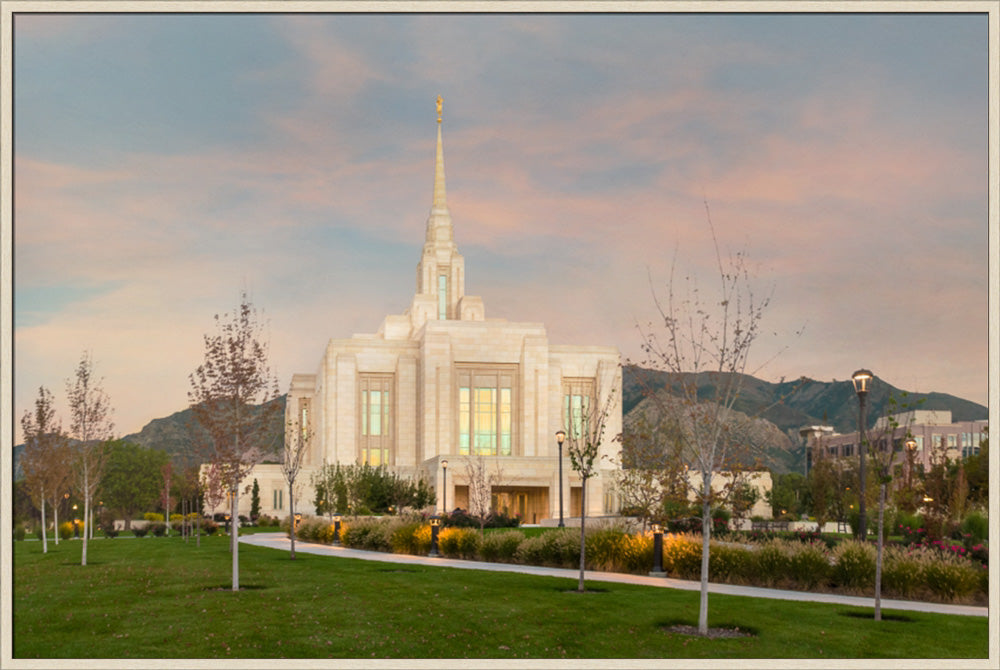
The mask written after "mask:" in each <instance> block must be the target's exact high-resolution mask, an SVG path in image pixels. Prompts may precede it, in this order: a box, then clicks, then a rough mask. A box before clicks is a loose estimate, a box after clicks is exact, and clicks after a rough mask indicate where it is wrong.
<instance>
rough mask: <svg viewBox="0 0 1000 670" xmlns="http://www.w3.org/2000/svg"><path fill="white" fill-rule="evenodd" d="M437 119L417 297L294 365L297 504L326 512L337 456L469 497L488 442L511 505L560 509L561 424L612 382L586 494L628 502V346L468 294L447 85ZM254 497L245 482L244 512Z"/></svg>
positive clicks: (529, 512)
mask: <svg viewBox="0 0 1000 670" xmlns="http://www.w3.org/2000/svg"><path fill="white" fill-rule="evenodd" d="M437 123H438V128H437V154H436V159H435V163H434V190H433V200H432V204H431V209H430V215H429V216H428V217H427V224H426V231H425V235H424V244H423V250H422V251H421V253H420V258H419V260H418V262H417V267H416V288H415V292H414V294H413V298H412V301H411V303H410V307H409V309H407V310H405V311H404V312H403V313H402V314H390V315H388V316H386V317H385V320H384V321H383V322H382V324H381V326H379V328H378V330H377V331H376V332H375V333H374V334H368V335H354V336H353V337H350V338H345V339H331V340H330V341H329V343H328V344H327V346H326V349H325V350H324V351H323V352H322V354H321V356H320V360H319V365H318V367H317V369H316V370H315V372H312V373H308V374H306V373H303V374H295V375H294V376H293V377H292V381H291V386H290V388H289V389H288V399H287V405H286V422H287V423H289V424H295V425H303V426H305V427H306V428H307V430H308V431H309V433H310V434H311V436H312V437H311V440H310V444H309V450H308V454H307V455H306V458H305V464H304V467H303V472H302V473H301V474H300V475H299V478H298V480H297V482H298V483H300V484H301V485H302V493H301V495H300V496H297V500H296V505H295V507H296V512H302V513H303V514H310V513H314V511H315V508H314V506H313V501H314V492H313V490H312V487H311V486H310V484H309V480H310V477H311V475H312V473H314V472H315V471H316V470H318V469H319V468H320V467H321V466H322V465H323V464H324V463H342V464H354V463H369V464H371V465H375V466H377V465H383V464H384V465H386V466H387V467H389V468H392V469H393V470H395V471H396V472H398V473H399V474H400V475H403V476H408V477H415V478H417V477H424V478H425V479H426V480H427V481H428V483H430V484H431V486H432V487H433V488H434V490H435V491H436V492H437V497H438V502H437V509H438V510H442V509H443V507H444V505H447V508H448V509H449V510H450V509H454V508H455V507H461V508H465V509H467V507H468V485H467V479H466V466H467V464H468V463H469V460H470V459H475V458H478V457H480V456H481V457H483V458H485V459H486V461H487V466H488V467H489V469H490V470H491V471H496V470H499V471H500V473H501V478H500V479H501V484H502V485H501V486H498V487H494V489H493V491H492V497H493V503H494V506H495V508H496V509H497V510H498V511H506V512H507V513H508V514H517V515H520V517H521V519H522V522H523V523H529V524H530V523H541V522H542V521H543V520H546V519H549V520H551V519H556V518H558V516H559V509H560V507H559V490H560V486H559V475H558V472H559V459H558V456H557V453H558V445H557V442H556V437H555V434H556V432H557V431H559V430H566V429H567V427H568V426H567V424H568V423H569V422H570V421H572V418H570V417H571V416H572V414H573V413H574V412H575V413H576V414H577V415H578V414H579V412H580V408H581V407H588V406H590V407H593V406H594V404H595V403H600V402H603V401H604V399H605V398H607V397H609V394H612V395H611V397H612V406H611V409H610V415H609V419H608V423H607V428H606V432H605V438H604V443H603V444H602V446H601V455H602V458H600V459H599V463H600V467H601V468H602V469H603V470H604V471H603V472H601V474H600V475H599V476H597V477H593V478H591V479H589V480H588V482H587V495H586V504H587V515H588V517H589V516H602V515H607V514H614V513H616V512H617V504H616V501H615V497H614V494H613V478H612V476H611V475H612V474H613V469H614V467H615V466H614V464H613V463H612V461H611V460H609V459H611V458H613V457H616V456H617V451H618V448H617V446H616V444H614V443H613V442H612V441H613V440H614V438H615V437H616V436H617V435H618V434H619V433H620V432H621V424H622V422H621V418H622V413H621V397H622V393H621V390H622V389H621V386H622V377H621V366H620V354H619V351H618V349H617V348H616V347H613V346H598V345H594V346H568V345H559V344H553V343H551V342H549V337H548V334H547V332H546V329H545V326H544V325H543V324H541V323H527V322H520V321H508V320H506V319H499V318H487V317H486V308H485V305H484V304H483V299H482V298H481V297H479V296H473V295H467V294H466V292H465V282H466V271H465V259H464V258H463V257H462V255H461V254H460V253H459V251H458V246H457V245H456V243H455V234H454V233H455V231H454V227H453V224H452V217H451V213H450V211H449V209H448V202H447V197H446V190H445V170H444V152H443V144H442V133H441V98H440V97H439V98H438V118H437ZM538 289H539V291H542V290H545V287H543V286H539V287H538ZM565 452H566V450H565V447H564V449H563V457H564V460H563V464H562V473H563V487H562V489H563V492H564V493H563V509H564V513H565V516H566V517H567V518H570V517H573V516H579V514H580V500H581V495H580V494H581V489H580V478H579V476H577V474H576V473H575V472H574V471H573V469H572V468H571V467H570V461H569V458H568V457H566V453H565ZM615 460H616V461H617V459H615ZM443 461H447V462H448V467H447V476H445V470H444V468H443V467H442V463H443ZM254 478H256V479H257V480H258V483H259V486H260V498H261V504H262V507H261V512H262V513H264V514H269V515H275V516H279V517H284V516H286V515H287V514H288V500H287V498H288V491H287V484H286V483H285V481H284V479H283V478H282V476H281V472H280V469H279V468H278V466H276V465H258V466H257V467H256V468H255V470H254V472H253V474H251V475H250V476H249V477H248V478H247V480H246V482H245V483H250V482H252V481H253V479H254ZM445 480H447V481H446V482H445ZM249 505H250V500H249V496H241V504H240V509H241V513H245V512H244V509H246V510H249ZM548 523H551V521H549V522H548Z"/></svg>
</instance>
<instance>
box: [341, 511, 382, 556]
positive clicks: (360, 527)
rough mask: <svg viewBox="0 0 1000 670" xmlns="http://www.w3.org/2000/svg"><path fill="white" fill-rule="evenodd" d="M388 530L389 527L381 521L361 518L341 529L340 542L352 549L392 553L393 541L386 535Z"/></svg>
mask: <svg viewBox="0 0 1000 670" xmlns="http://www.w3.org/2000/svg"><path fill="white" fill-rule="evenodd" d="M386 530H387V525H386V524H384V523H382V522H381V521H380V520H379V519H365V518H359V519H355V520H353V521H352V522H351V524H350V525H349V526H347V527H346V528H345V527H344V526H343V525H342V526H341V527H340V541H341V543H343V544H344V546H346V547H351V548H352V549H366V550H368V551H391V550H392V544H391V539H390V537H389V536H387V535H386V532H385V531H386Z"/></svg>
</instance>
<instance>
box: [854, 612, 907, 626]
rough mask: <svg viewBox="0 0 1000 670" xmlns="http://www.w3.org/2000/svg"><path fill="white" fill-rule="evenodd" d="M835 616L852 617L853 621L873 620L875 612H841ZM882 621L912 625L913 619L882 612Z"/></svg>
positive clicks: (903, 615)
mask: <svg viewBox="0 0 1000 670" xmlns="http://www.w3.org/2000/svg"><path fill="white" fill-rule="evenodd" d="M837 614H838V615H840V616H849V617H853V618H855V619H872V620H874V619H875V610H872V611H870V612H859V611H857V610H842V611H840V612H837ZM882 621H902V622H904V623H913V619H912V618H911V617H908V616H906V615H905V614H886V613H885V612H882Z"/></svg>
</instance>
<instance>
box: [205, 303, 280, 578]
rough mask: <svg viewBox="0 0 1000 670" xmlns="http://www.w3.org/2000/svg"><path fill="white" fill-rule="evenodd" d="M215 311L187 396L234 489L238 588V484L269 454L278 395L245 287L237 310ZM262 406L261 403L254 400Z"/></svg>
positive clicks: (220, 468)
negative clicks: (269, 433)
mask: <svg viewBox="0 0 1000 670" xmlns="http://www.w3.org/2000/svg"><path fill="white" fill-rule="evenodd" d="M225 317H226V318H222V317H220V316H219V315H218V314H217V315H216V316H215V322H216V328H217V332H216V333H215V334H214V335H205V360H204V362H203V363H202V364H201V365H199V366H198V368H197V369H196V370H195V371H194V373H192V374H191V375H190V376H189V379H190V382H191V390H190V391H189V392H188V399H189V401H190V403H191V409H192V412H193V413H194V416H195V418H196V419H197V421H198V422H199V423H200V424H201V425H202V426H203V427H204V428H205V430H206V432H207V434H208V436H209V441H210V455H211V460H212V463H213V464H214V465H215V466H216V468H217V470H218V475H219V476H220V477H221V478H222V481H223V482H225V484H226V486H227V488H228V492H229V502H230V515H231V519H232V523H233V526H232V529H233V532H232V533H231V535H230V538H231V550H232V555H233V591H238V590H239V550H238V535H239V533H238V531H237V530H236V529H237V528H238V519H239V513H238V511H239V493H240V492H239V485H240V482H241V481H242V480H243V479H244V478H245V477H246V476H247V475H248V474H249V473H250V472H251V471H252V470H253V467H254V466H255V465H256V464H257V463H258V462H259V461H260V460H261V458H262V457H263V455H264V454H265V453H266V451H268V450H267V448H266V447H267V446H268V445H266V444H265V439H266V435H267V428H268V425H269V423H270V418H271V415H272V412H276V411H278V410H280V407H279V406H278V405H277V404H276V403H272V402H270V401H271V400H273V399H274V398H276V397H277V396H278V383H277V379H276V378H275V377H274V376H273V375H272V373H271V370H270V368H269V367H268V354H267V347H266V345H265V344H264V343H263V342H262V341H261V332H262V330H263V328H262V326H261V325H260V324H259V323H258V321H257V312H256V310H255V309H254V307H253V305H252V304H251V303H250V299H249V298H248V297H247V295H246V292H244V293H242V294H241V296H240V304H239V307H238V308H237V310H236V311H235V313H233V314H231V315H229V314H227V315H225ZM258 404H259V405H260V407H259V408H256V407H254V405H258Z"/></svg>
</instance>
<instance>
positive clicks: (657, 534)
mask: <svg viewBox="0 0 1000 670" xmlns="http://www.w3.org/2000/svg"><path fill="white" fill-rule="evenodd" d="M652 530H653V571H652V572H650V573H649V576H650V577H665V576H666V574H667V573H665V572H664V571H663V526H661V525H660V524H658V523H654V524H653V525H652Z"/></svg>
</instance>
